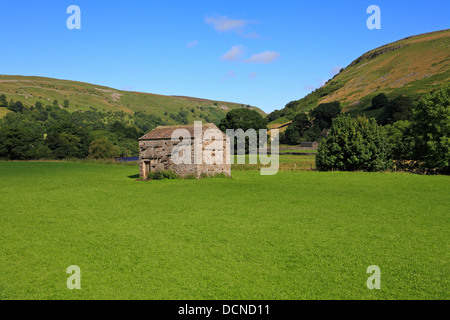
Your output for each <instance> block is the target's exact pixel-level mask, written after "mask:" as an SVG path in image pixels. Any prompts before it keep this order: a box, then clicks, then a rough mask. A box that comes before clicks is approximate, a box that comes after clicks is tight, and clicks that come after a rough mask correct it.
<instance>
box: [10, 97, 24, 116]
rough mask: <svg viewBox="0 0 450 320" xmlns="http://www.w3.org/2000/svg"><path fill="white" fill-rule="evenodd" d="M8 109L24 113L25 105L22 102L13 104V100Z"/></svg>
mask: <svg viewBox="0 0 450 320" xmlns="http://www.w3.org/2000/svg"><path fill="white" fill-rule="evenodd" d="M8 109H9V110H11V111H12V112H15V113H23V104H22V102H21V101H16V102H13V101H12V100H11V101H10V102H9V104H8Z"/></svg>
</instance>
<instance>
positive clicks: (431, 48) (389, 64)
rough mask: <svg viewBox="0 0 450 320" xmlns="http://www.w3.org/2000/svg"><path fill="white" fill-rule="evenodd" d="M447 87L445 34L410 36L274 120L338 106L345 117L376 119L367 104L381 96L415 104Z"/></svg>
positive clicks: (449, 56)
mask: <svg viewBox="0 0 450 320" xmlns="http://www.w3.org/2000/svg"><path fill="white" fill-rule="evenodd" d="M449 83H450V30H443V31H436V32H432V33H426V34H422V35H417V36H412V37H408V38H405V39H402V40H400V41H396V42H394V43H390V44H387V45H384V46H382V47H379V48H377V49H374V50H371V51H369V52H367V53H365V54H363V55H362V56H361V57H359V58H358V59H356V60H355V61H353V62H352V63H351V64H350V65H349V66H347V67H346V68H344V69H342V70H341V72H340V73H339V74H337V75H336V76H334V77H333V78H332V79H330V80H329V81H328V82H327V83H326V84H325V85H324V86H323V87H321V88H319V89H316V90H315V91H314V92H311V93H310V94H309V95H307V96H306V97H304V98H302V99H300V100H296V101H292V102H290V103H288V104H287V105H286V107H285V108H284V109H282V110H281V112H279V114H278V115H277V116H278V117H286V118H285V119H283V121H285V120H286V119H292V117H293V115H295V114H296V113H298V112H307V111H309V110H311V109H313V108H314V107H316V106H317V105H318V104H320V103H326V102H332V101H340V102H341V105H342V107H343V110H344V111H346V112H348V113H350V114H366V115H367V116H376V115H377V114H376V113H377V112H380V110H370V106H371V100H372V98H373V97H374V96H376V95H377V94H379V93H381V92H383V93H385V94H386V95H387V96H388V97H389V98H394V97H396V96H398V95H401V94H402V95H406V96H409V97H411V98H412V99H414V100H416V99H418V98H420V97H421V96H422V95H423V94H425V93H428V92H430V91H432V90H434V89H437V88H440V87H441V86H442V85H444V84H449Z"/></svg>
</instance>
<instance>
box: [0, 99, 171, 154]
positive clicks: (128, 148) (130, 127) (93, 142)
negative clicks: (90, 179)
mask: <svg viewBox="0 0 450 320" xmlns="http://www.w3.org/2000/svg"><path fill="white" fill-rule="evenodd" d="M64 105H65V106H68V102H65V103H64ZM0 106H2V107H6V108H8V109H9V110H11V111H13V112H11V113H8V114H7V115H6V116H5V117H4V118H3V119H0V159H8V160H32V159H65V158H113V157H122V156H136V155H138V153H139V150H138V143H137V139H138V138H139V137H141V136H142V135H144V134H145V133H147V132H149V131H151V130H152V129H153V128H155V127H156V126H157V125H161V124H164V123H163V121H162V120H161V118H159V117H156V116H154V115H148V114H145V113H143V112H136V113H134V114H126V113H124V112H122V111H117V112H99V111H96V110H95V109H94V108H92V109H91V110H88V111H75V112H69V111H67V110H66V108H64V107H62V108H61V107H60V106H59V103H58V102H57V101H56V102H54V103H53V104H52V105H46V106H44V105H43V104H42V103H41V102H36V104H35V105H33V106H25V105H23V103H22V102H20V101H12V100H11V101H9V102H7V101H6V97H5V96H4V95H0Z"/></svg>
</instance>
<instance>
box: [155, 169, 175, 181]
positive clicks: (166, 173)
mask: <svg viewBox="0 0 450 320" xmlns="http://www.w3.org/2000/svg"><path fill="white" fill-rule="evenodd" d="M178 178H179V176H178V175H177V174H176V173H175V172H173V171H170V170H161V171H155V172H149V174H148V180H164V179H169V180H173V179H178Z"/></svg>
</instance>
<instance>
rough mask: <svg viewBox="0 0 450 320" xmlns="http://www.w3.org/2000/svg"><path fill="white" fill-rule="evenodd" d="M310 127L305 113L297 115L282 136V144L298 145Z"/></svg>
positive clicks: (310, 124)
mask: <svg viewBox="0 0 450 320" xmlns="http://www.w3.org/2000/svg"><path fill="white" fill-rule="evenodd" d="M311 126H312V123H311V121H310V120H309V118H308V115H307V114H306V113H299V114H297V115H296V116H295V117H294V120H293V121H292V123H291V124H290V125H289V127H288V128H287V129H286V131H285V132H284V135H283V140H284V141H283V142H285V143H288V144H299V143H301V142H302V141H303V140H304V139H303V135H304V133H305V132H306V131H307V130H309V129H310V128H311Z"/></svg>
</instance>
